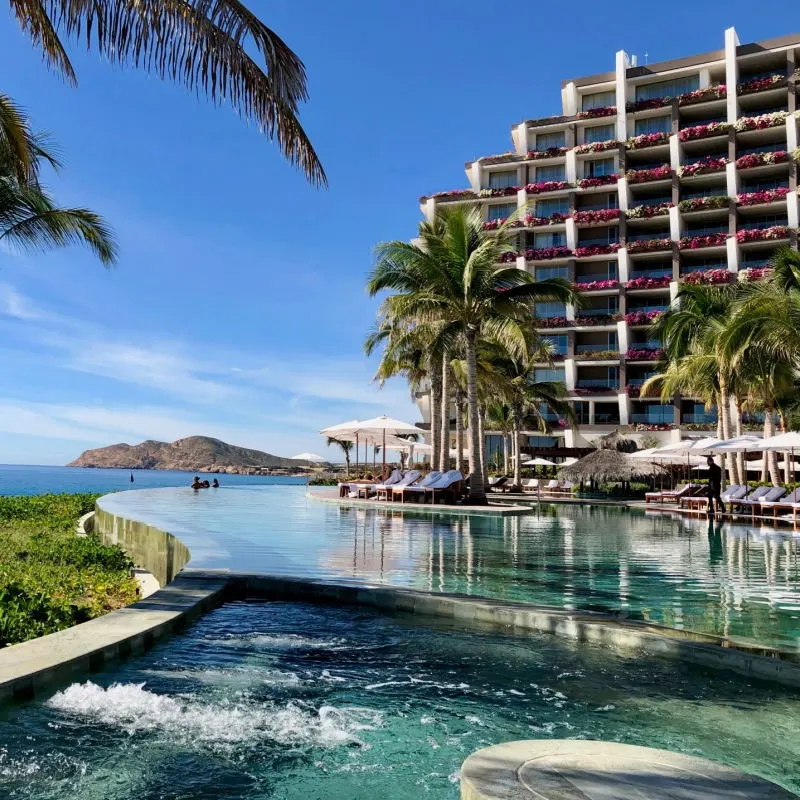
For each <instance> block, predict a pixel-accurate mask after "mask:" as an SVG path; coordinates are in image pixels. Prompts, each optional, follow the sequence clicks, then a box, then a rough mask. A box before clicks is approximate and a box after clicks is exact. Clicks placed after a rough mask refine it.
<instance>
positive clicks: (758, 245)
mask: <svg viewBox="0 0 800 800" xmlns="http://www.w3.org/2000/svg"><path fill="white" fill-rule="evenodd" d="M798 67H800V35H794V36H786V37H781V38H778V39H771V40H769V41H764V42H757V43H755V44H745V45H742V44H739V39H738V37H737V35H736V31H735V30H734V29H733V28H729V29H728V30H726V31H725V34H724V47H723V48H722V49H720V50H715V51H713V52H710V53H703V54H701V55H695V56H688V57H686V58H679V59H675V60H673V61H664V62H661V63H654V64H648V65H641V64H637V59H636V57H635V56H631V55H628V54H627V53H626V52H625V51H620V52H618V53H617V54H616V63H615V69H614V71H612V72H604V73H601V74H598V75H590V76H588V77H584V78H575V79H572V80H566V81H564V82H563V83H562V87H561V113H560V114H558V115H556V116H552V117H545V118H542V119H529V120H525V121H523V122H520V123H519V124H517V125H514V126H513V127H512V129H511V140H512V142H513V150H511V151H510V152H507V153H503V154H501V155H493V156H486V157H483V158H479V159H478V160H476V161H471V162H467V164H466V173H467V179H468V182H469V188H468V189H460V190H455V191H448V192H439V193H437V194H434V195H432V196H427V197H422V198H421V200H420V202H421V209H422V213H423V214H424V216H425V217H426V218H428V219H431V218H432V217H433V215H434V214H435V213H436V210H437V208H439V207H441V206H445V205H449V204H453V203H463V202H470V203H475V202H477V203H480V205H481V208H482V212H483V214H484V218H485V225H486V227H487V228H489V229H491V228H492V227H496V226H497V225H498V224H499V222H500V221H502V220H503V219H505V218H506V217H508V216H509V215H510V214H511V213H512V212H516V211H517V210H518V209H525V210H524V211H523V212H521V216H520V218H519V220H518V222H517V224H518V234H517V243H516V254H515V255H511V256H510V259H515V260H516V264H517V266H518V267H519V268H520V269H524V270H527V271H529V272H530V273H532V274H533V275H534V276H535V277H536V278H537V279H544V278H555V277H558V278H565V279H567V280H569V281H571V282H574V283H575V284H576V285H577V286H578V288H580V289H581V291H582V292H583V293H584V299H585V305H584V306H583V307H582V308H578V309H576V308H572V307H570V306H566V307H564V306H563V305H562V306H559V305H558V304H555V303H545V304H540V305H537V307H536V309H535V316H536V319H537V327H538V328H539V329H540V333H541V335H542V336H544V337H546V338H547V339H549V340H550V341H551V342H552V344H553V346H554V347H555V350H556V353H557V360H556V363H555V365H554V366H553V367H550V366H548V365H546V364H543V365H542V366H541V368H540V369H539V370H537V377H538V378H539V379H541V380H561V381H564V383H565V384H566V386H567V389H568V392H569V397H570V400H571V402H572V403H573V405H574V408H575V412H576V415H577V419H578V422H579V427H578V430H577V432H573V431H571V430H565V429H563V428H561V427H560V426H561V425H563V422H561V421H559V420H557V419H553V420H552V423H553V432H552V435H548V436H542V435H541V434H539V433H537V432H534V431H531V432H530V442H529V447H528V448H525V449H527V450H529V451H540V450H546V449H549V448H553V447H555V448H559V449H560V448H563V447H566V448H581V447H586V446H588V445H590V443H591V440H592V439H594V438H596V437H597V436H599V435H602V434H604V433H608V432H609V431H612V430H614V429H616V428H620V429H623V430H627V431H631V432H633V433H635V434H637V435H636V436H635V438H640V437H641V436H650V437H654V438H657V439H659V440H660V441H662V442H663V441H666V440H669V439H674V438H678V437H679V436H680V435H681V431H682V430H683V431H686V430H707V431H709V432H713V431H714V430H716V412H715V411H711V412H708V411H706V410H705V409H704V408H703V405H702V403H701V402H699V401H697V400H695V399H692V398H685V397H683V398H681V397H676V398H674V402H672V403H666V404H663V403H661V402H660V401H658V400H652V399H648V400H644V399H642V398H640V396H639V389H640V387H641V385H642V383H643V382H644V381H645V380H646V379H647V378H648V377H650V376H651V375H652V374H653V373H654V367H655V362H656V360H657V358H658V356H659V354H660V350H659V349H660V346H661V344H660V342H658V341H654V340H653V338H652V337H651V335H650V334H649V330H648V327H649V325H650V323H651V321H652V318H653V316H654V315H657V314H658V313H660V312H662V311H663V310H665V309H666V308H668V307H669V306H670V304H671V303H672V302H673V301H674V298H675V296H676V294H677V292H678V291H679V288H680V286H681V283H682V282H708V283H717V282H723V281H732V280H757V279H758V278H759V276H760V275H761V274H762V273H761V271H762V270H763V268H764V266H765V265H766V263H767V261H768V259H769V258H770V256H771V254H772V253H773V252H774V250H775V249H776V248H777V247H778V246H780V245H786V244H789V245H791V246H792V247H796V246H797V228H798V222H799V220H798V192H797V169H798V166H797V157H798V152H800V151H798V149H797V148H798V123H799V120H798V114H797V96H796V88H795V87H796V83H797V80H798V76H800V70H798ZM419 404H420V408H421V410H422V412H423V416H424V418H425V420H426V421H427V420H429V408H428V402H427V396H425V395H421V396H420V398H419ZM494 438H495V437H491V436H490V439H489V443H488V447H487V452H490V453H494V452H495V450H496V449H497V446H498V443H497V441H493V439H494Z"/></svg>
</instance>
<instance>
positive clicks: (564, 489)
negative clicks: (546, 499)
mask: <svg viewBox="0 0 800 800" xmlns="http://www.w3.org/2000/svg"><path fill="white" fill-rule="evenodd" d="M574 485H575V484H574V483H573V482H572V481H564V483H560V484H558V485H557V486H556V488H555V489H553V490H552V492H553V494H565V495H571V494H572V487H573V486H574Z"/></svg>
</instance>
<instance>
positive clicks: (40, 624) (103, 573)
mask: <svg viewBox="0 0 800 800" xmlns="http://www.w3.org/2000/svg"><path fill="white" fill-rule="evenodd" d="M97 497H99V495H95V494H48V495H37V496H34V497H0V647H4V646H5V645H8V644H13V643H15V642H23V641H25V640H26V639H33V638H35V637H37V636H43V635H44V634H46V633H53V632H54V631H59V630H62V629H63V628H68V627H70V626H71V625H75V624H77V623H79V622H85V621H86V620H88V619H92V618H93V617H99V616H101V615H102V614H105V613H106V612H108V611H113V610H114V609H116V608H121V607H123V606H126V605H128V604H129V603H132V602H134V601H135V600H136V599H137V597H138V587H137V584H136V581H135V579H134V578H132V577H131V574H130V568H131V566H132V563H131V561H130V559H129V558H128V557H127V556H126V555H125V553H123V552H122V550H120V548H119V547H116V546H108V545H104V544H101V542H100V540H99V539H97V538H96V537H94V536H89V537H87V538H80V537H78V536H76V535H75V525H76V523H77V521H78V517H80V516H81V514H85V513H86V512H87V511H91V510H92V509H93V508H94V501H95V499H96V498H97Z"/></svg>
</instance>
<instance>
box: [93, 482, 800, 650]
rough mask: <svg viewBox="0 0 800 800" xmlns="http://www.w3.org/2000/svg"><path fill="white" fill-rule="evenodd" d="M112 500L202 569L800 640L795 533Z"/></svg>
mask: <svg viewBox="0 0 800 800" xmlns="http://www.w3.org/2000/svg"><path fill="white" fill-rule="evenodd" d="M101 506H102V507H103V508H104V509H106V510H107V511H109V512H111V513H114V514H117V515H120V516H123V517H127V518H129V519H136V520H140V521H143V522H147V523H149V524H151V525H154V526H156V527H159V528H161V529H162V530H166V531H169V532H171V533H174V534H175V535H177V536H178V537H179V538H181V539H182V540H183V541H184V542H185V543H186V545H187V546H188V547H189V549H190V550H191V553H192V559H191V562H190V564H189V566H190V567H191V568H199V569H223V570H231V571H242V572H262V573H267V574H272V575H292V576H297V577H308V578H326V579H335V580H337V581H352V582H371V583H383V584H388V585H394V586H405V587H411V588H416V589H425V590H429V591H441V592H463V593H465V594H470V595H474V596H481V595H483V596H487V597H494V598H503V599H509V600H521V601H526V602H531V603H538V604H543V605H553V606H558V607H562V608H568V609H577V610H587V611H588V610H591V611H604V612H623V613H625V614H627V615H628V616H629V617H630V618H632V619H641V620H647V621H651V622H654V623H658V624H664V625H669V626H671V627H674V628H678V629H682V630H691V631H698V632H701V633H710V634H715V635H719V636H726V637H729V638H730V639H731V640H734V641H740V642H746V643H753V642H757V643H760V644H764V645H770V646H777V647H782V648H785V649H790V650H795V651H796V650H798V649H800V557H799V555H798V540H797V539H796V538H795V537H794V536H793V535H792V533H791V532H788V531H775V530H772V529H761V528H752V527H749V526H746V525H739V524H731V523H727V522H725V523H722V524H721V525H713V524H711V525H709V524H708V523H707V522H706V521H705V520H698V519H687V518H684V517H678V516H674V515H670V514H662V513H658V512H648V513H645V512H643V511H638V510H633V509H627V508H622V507H615V506H576V505H559V506H553V505H549V506H548V505H545V506H542V507H540V508H537V509H535V510H534V513H532V514H529V515H524V516H514V517H505V518H499V517H488V516H452V515H448V514H446V513H440V512H436V513H435V512H432V511H431V510H426V511H420V510H412V511H397V510H390V509H383V510H381V509H380V508H374V509H373V508H364V507H344V506H339V505H335V504H328V503H320V502H317V501H314V500H310V499H309V498H307V497H306V494H305V489H304V487H286V486H284V487H278V486H269V487H258V488H256V487H226V488H224V489H220V490H216V491H213V492H193V491H191V490H190V489H157V490H143V491H134V492H123V493H119V494H115V495H109V496H107V497H105V498H102V500H101Z"/></svg>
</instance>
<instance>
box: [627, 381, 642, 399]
mask: <svg viewBox="0 0 800 800" xmlns="http://www.w3.org/2000/svg"><path fill="white" fill-rule="evenodd" d="M625 391H626V392H627V394H628V397H639V395H640V394H641V393H642V387H641V386H631V385H630V384H628V385H627V386H626V387H625Z"/></svg>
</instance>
